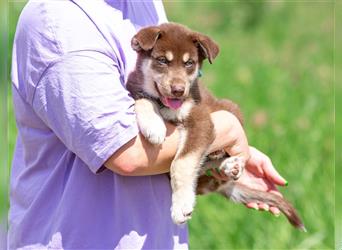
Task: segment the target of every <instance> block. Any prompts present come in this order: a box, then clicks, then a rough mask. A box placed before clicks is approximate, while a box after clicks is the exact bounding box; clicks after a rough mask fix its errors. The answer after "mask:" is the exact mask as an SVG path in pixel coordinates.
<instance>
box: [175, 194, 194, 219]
mask: <svg viewBox="0 0 342 250" xmlns="http://www.w3.org/2000/svg"><path fill="white" fill-rule="evenodd" d="M194 205H195V194H194V193H193V192H191V193H188V194H185V195H184V196H182V195H181V194H180V193H178V194H174V195H173V198H172V207H171V217H172V220H173V222H174V223H175V224H178V225H180V224H184V223H185V222H186V221H187V220H189V219H191V214H192V211H193V210H194Z"/></svg>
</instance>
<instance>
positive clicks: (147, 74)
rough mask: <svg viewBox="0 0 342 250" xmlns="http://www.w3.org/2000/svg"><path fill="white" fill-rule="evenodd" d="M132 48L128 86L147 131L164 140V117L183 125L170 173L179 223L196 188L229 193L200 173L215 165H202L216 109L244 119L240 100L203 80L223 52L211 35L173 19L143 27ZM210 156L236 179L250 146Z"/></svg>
mask: <svg viewBox="0 0 342 250" xmlns="http://www.w3.org/2000/svg"><path fill="white" fill-rule="evenodd" d="M132 48H133V49H134V50H135V51H137V53H138V58H137V63H136V69H135V70H134V71H133V72H132V73H131V74H130V76H129V78H128V81H127V85H126V86H127V89H128V90H129V91H130V93H131V95H132V96H133V98H134V99H135V100H136V103H135V110H136V115H137V121H138V125H139V128H140V131H141V133H142V134H143V135H144V136H145V137H146V139H147V140H148V141H150V142H151V143H152V144H157V145H158V144H161V143H162V142H163V141H164V139H165V135H166V127H165V123H164V120H166V121H169V122H172V123H174V124H175V125H177V128H178V130H179V134H180V140H179V145H178V148H177V153H176V156H175V158H174V160H173V162H172V164H171V169H170V177H171V187H172V207H171V216H172V219H173V221H174V222H175V223H177V224H181V223H184V222H185V221H187V220H188V219H190V218H191V213H192V211H193V208H194V205H195V197H196V192H197V193H206V192H207V191H216V192H220V193H223V191H222V190H221V189H220V188H219V187H216V188H215V189H213V188H212V187H211V186H212V183H211V182H209V181H207V182H206V184H205V181H204V180H206V179H205V176H204V175H202V176H201V178H202V179H200V182H199V185H198V186H197V181H198V176H199V174H200V173H202V174H203V173H204V170H205V169H206V168H209V167H211V166H212V164H208V161H206V164H205V166H204V167H203V168H201V165H202V164H203V162H205V160H206V159H207V158H206V156H207V154H208V148H209V146H210V144H211V143H212V142H213V140H214V127H213V124H212V122H211V119H210V113H212V112H214V111H218V110H227V111H230V112H232V113H233V114H234V115H235V116H236V117H238V119H239V120H240V121H241V122H242V116H241V113H240V110H239V108H238V106H237V105H236V104H234V103H233V102H231V101H228V100H217V99H216V98H214V97H213V96H212V95H211V94H210V93H209V92H208V91H207V89H206V88H204V87H203V86H202V85H201V84H200V83H199V81H198V75H199V70H200V68H201V66H202V62H203V60H204V59H208V60H209V62H210V63H212V62H213V60H214V59H215V57H216V56H217V54H218V52H219V48H218V46H217V44H216V43H215V42H214V41H213V40H211V39H210V38H209V37H208V36H205V35H203V34H200V33H197V32H194V31H191V30H190V29H188V28H186V27H185V26H182V25H179V24H175V23H168V24H162V25H159V26H153V27H147V28H144V29H142V30H140V31H139V32H138V33H137V34H136V35H135V36H134V37H133V39H132ZM218 156H219V157H218ZM209 158H210V159H215V160H216V163H217V165H216V166H218V167H219V169H220V170H223V171H224V172H225V173H226V174H227V175H228V176H229V177H231V179H232V180H237V179H238V178H239V177H240V175H241V174H242V171H243V168H244V165H245V162H246V160H247V152H242V151H236V154H235V155H231V156H230V157H228V155H226V154H225V153H219V154H216V155H215V156H212V157H209ZM203 178H204V179H203ZM229 183H235V182H234V181H230V182H229ZM206 185H208V186H206ZM208 187H211V188H208ZM224 187H225V188H224V189H226V190H227V192H225V193H226V194H228V193H229V194H230V196H231V197H232V198H233V199H235V200H236V201H240V202H245V200H243V199H242V200H241V197H238V196H239V195H232V194H233V193H234V192H232V185H230V184H229V185H228V184H227V183H224ZM234 187H236V185H235V186H234ZM196 189H197V191H196ZM234 194H237V192H236V191H235V193H234ZM258 198H262V195H259V196H258ZM259 201H260V200H259ZM261 201H262V200H261Z"/></svg>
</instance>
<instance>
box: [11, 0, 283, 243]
mask: <svg viewBox="0 0 342 250" xmlns="http://www.w3.org/2000/svg"><path fill="white" fill-rule="evenodd" d="M162 22H167V19H166V16H165V13H164V10H163V6H162V4H161V2H158V1H151V2H134V3H133V2H129V1H111V0H107V1H84V0H74V1H46V2H45V1H30V2H29V3H28V4H27V5H26V6H25V8H24V10H23V12H22V14H21V16H20V20H19V22H18V26H17V31H16V36H15V42H14V46H13V61H12V83H13V84H12V90H13V102H14V107H15V116H16V122H17V127H18V138H17V143H16V148H15V153H14V157H13V162H12V170H11V171H12V173H11V184H10V185H11V186H10V212H9V232H8V248H9V249H17V248H30V247H31V248H35V247H43V246H47V247H51V248H52V247H53V248H55V249H113V248H115V249H141V248H146V249H172V248H177V249H178V248H188V232H187V227H186V226H183V227H182V226H177V225H175V224H173V222H172V220H171V216H170V204H171V189H170V183H169V179H168V176H167V173H168V172H169V168H170V163H171V161H172V159H173V158H174V156H175V152H176V149H177V143H178V132H177V130H176V128H175V127H174V126H172V125H171V124H167V137H166V140H165V142H164V143H163V144H162V146H161V147H154V146H152V145H151V144H150V143H148V142H147V141H146V140H145V139H144V137H143V136H142V135H141V134H140V133H139V131H138V127H137V124H136V120H135V113H134V100H133V99H132V98H130V96H129V94H128V92H127V90H126V89H125V81H126V79H127V76H128V74H129V73H130V72H131V71H132V70H133V68H134V65H135V59H136V55H135V52H134V51H133V50H132V49H131V48H130V39H131V37H132V36H133V35H134V34H135V33H136V32H137V30H139V29H140V28H141V27H145V26H149V25H156V24H159V23H162ZM212 120H213V123H214V124H215V131H216V138H217V139H216V140H215V141H214V143H213V145H212V146H211V151H216V150H218V149H222V148H225V147H227V145H230V144H231V143H232V142H235V143H241V146H242V147H244V150H246V152H248V151H249V153H250V159H249V161H248V162H247V165H246V170H245V174H244V175H243V176H242V177H241V178H240V180H239V181H240V182H243V183H245V184H247V185H249V186H251V187H253V188H256V189H260V190H268V191H275V192H276V188H275V185H285V180H284V179H283V178H282V177H281V176H280V175H279V174H278V173H277V171H276V170H275V169H274V167H273V166H272V163H271V161H270V160H269V158H268V157H267V156H266V155H265V154H263V153H261V152H260V151H259V150H257V149H255V148H253V147H249V146H248V143H246V142H247V139H246V136H245V133H244V131H243V128H242V127H241V125H240V123H239V121H238V120H237V118H236V117H234V116H233V115H232V114H231V113H228V112H225V111H219V112H215V113H213V114H212ZM151 122H153V121H151ZM228 135H230V136H228ZM231 135H234V138H232V137H231ZM212 174H213V175H214V177H215V178H226V177H225V176H224V174H223V173H212ZM246 205H247V206H248V207H254V208H257V209H258V208H260V209H264V210H270V211H271V212H272V213H274V214H279V210H278V209H277V208H275V207H271V208H269V207H268V205H267V204H246Z"/></svg>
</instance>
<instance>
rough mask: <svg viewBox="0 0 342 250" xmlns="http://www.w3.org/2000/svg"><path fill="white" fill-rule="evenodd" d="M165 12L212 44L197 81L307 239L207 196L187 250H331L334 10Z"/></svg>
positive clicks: (277, 5) (217, 6)
mask: <svg viewBox="0 0 342 250" xmlns="http://www.w3.org/2000/svg"><path fill="white" fill-rule="evenodd" d="M164 4H165V8H166V11H167V14H168V17H169V20H170V21H175V22H180V23H183V24H186V25H188V26H190V27H191V28H194V29H196V30H198V31H200V32H203V33H206V34H209V35H210V36H212V37H213V38H214V39H215V40H216V41H217V42H218V43H219V45H220V47H221V52H220V55H219V57H218V58H217V60H216V61H215V62H214V64H213V65H208V64H206V65H205V67H204V76H203V81H204V82H205V83H206V84H207V85H208V86H209V88H210V89H211V90H213V92H214V93H215V94H216V95H217V96H219V97H227V98H230V99H232V100H234V101H236V102H237V103H239V105H240V106H241V108H242V110H243V113H244V115H245V120H246V132H247V134H248V138H249V141H250V144H251V145H254V146H256V147H258V148H259V149H261V150H263V151H264V152H266V153H267V154H268V155H269V156H270V157H271V159H272V161H273V163H274V165H275V166H276V168H277V169H278V170H279V172H280V173H281V174H282V175H283V176H284V177H285V178H286V179H287V180H288V181H289V186H288V187H287V188H281V191H282V192H283V194H284V195H285V196H286V197H287V198H288V199H289V200H291V201H292V202H293V203H294V204H295V206H296V207H297V208H298V211H299V213H300V214H301V215H302V217H303V219H304V222H305V224H306V227H307V229H308V232H307V233H302V232H299V231H296V230H294V229H293V228H292V227H291V226H290V225H289V224H288V222H287V221H286V219H285V218H284V217H283V216H281V217H279V218H276V217H273V216H271V215H269V214H268V213H262V212H256V211H254V210H248V209H246V208H244V207H242V206H241V205H236V204H233V203H231V202H227V201H226V200H224V199H223V198H221V197H219V196H217V195H210V196H206V197H200V198H199V199H198V204H197V206H196V209H195V212H194V215H193V219H192V220H191V221H190V224H189V225H190V247H191V249H252V248H253V249H332V248H333V247H334V142H333V141H334V100H333V94H334V93H333V80H334V79H333V63H334V61H333V53H334V47H333V28H334V19H333V8H334V4H333V3H332V2H329V1H326V2H311V3H308V2H306V3H305V2H302V3H299V2H298V3H295V2H263V1H258V2H251V1H248V2H247V1H243V2H211V1H203V2H202V1H200V2H198V3H195V2H185V1H184V2H180V1H175V2H172V1H165V2H164ZM20 9H21V5H20V4H19V5H18V3H16V4H14V3H13V4H10V10H11V13H10V14H11V15H10V35H11V36H13V34H14V27H15V22H16V18H17V13H18V11H19V10H20ZM339 65H341V63H340V64H339ZM8 98H9V102H8V104H9V113H8V114H9V123H8V129H9V159H11V157H12V153H13V147H14V142H15V136H16V128H15V123H14V118H13V111H12V106H11V102H10V93H9V94H8ZM339 101H340V100H339ZM340 102H341V101H340ZM341 177H342V176H341ZM2 212H3V211H2Z"/></svg>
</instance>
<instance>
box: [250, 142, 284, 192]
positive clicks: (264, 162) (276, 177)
mask: <svg viewBox="0 0 342 250" xmlns="http://www.w3.org/2000/svg"><path fill="white" fill-rule="evenodd" d="M250 151H251V153H252V154H254V155H256V156H257V158H259V164H256V165H259V167H261V168H262V170H263V172H264V174H265V176H266V177H267V179H268V180H269V181H271V182H273V183H274V184H276V185H280V186H287V181H286V180H285V179H284V178H283V177H282V176H281V175H280V174H279V173H278V171H277V170H276V169H275V167H274V166H273V164H272V161H271V159H270V158H269V157H268V156H267V155H265V154H264V153H263V152H261V151H259V150H258V149H256V148H254V147H251V148H250Z"/></svg>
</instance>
